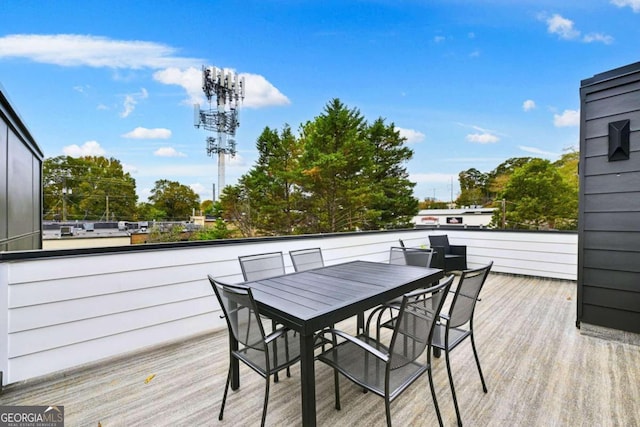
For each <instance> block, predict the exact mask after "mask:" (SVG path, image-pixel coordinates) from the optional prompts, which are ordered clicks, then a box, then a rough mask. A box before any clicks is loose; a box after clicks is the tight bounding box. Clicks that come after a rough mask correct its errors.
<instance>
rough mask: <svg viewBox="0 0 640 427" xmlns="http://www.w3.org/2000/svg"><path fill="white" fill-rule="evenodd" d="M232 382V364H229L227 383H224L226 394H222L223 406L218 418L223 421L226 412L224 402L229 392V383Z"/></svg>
mask: <svg viewBox="0 0 640 427" xmlns="http://www.w3.org/2000/svg"><path fill="white" fill-rule="evenodd" d="M230 382H231V366H229V373H227V383H226V384H225V385H224V394H223V395H222V406H220V414H218V420H220V421H222V416H223V414H224V404H225V403H226V401H227V392H228V391H229V383H230Z"/></svg>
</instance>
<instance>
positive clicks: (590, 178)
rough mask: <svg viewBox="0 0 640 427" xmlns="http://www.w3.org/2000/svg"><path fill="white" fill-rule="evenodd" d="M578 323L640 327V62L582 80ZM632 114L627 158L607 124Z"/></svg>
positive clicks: (638, 328)
mask: <svg viewBox="0 0 640 427" xmlns="http://www.w3.org/2000/svg"><path fill="white" fill-rule="evenodd" d="M580 98H581V125H580V126H581V129H580V226H579V243H578V322H585V323H589V324H593V325H599V326H605V327H609V328H615V329H620V330H625V331H631V332H640V63H638V64H632V65H631V66H627V67H624V68H621V69H618V70H612V71H611V72H608V73H603V74H602V75H598V76H594V78H592V79H588V80H585V81H583V82H582V87H581V89H580ZM626 119H629V120H630V129H631V133H630V139H629V142H630V156H629V159H628V160H619V161H611V162H610V161H609V158H608V150H609V137H608V125H609V123H611V122H615V121H620V120H626Z"/></svg>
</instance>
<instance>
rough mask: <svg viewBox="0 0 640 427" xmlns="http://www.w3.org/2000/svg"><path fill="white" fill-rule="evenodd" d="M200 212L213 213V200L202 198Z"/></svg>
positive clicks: (203, 213)
mask: <svg viewBox="0 0 640 427" xmlns="http://www.w3.org/2000/svg"><path fill="white" fill-rule="evenodd" d="M200 212H201V213H202V215H213V212H214V203H213V200H204V201H203V202H202V203H200Z"/></svg>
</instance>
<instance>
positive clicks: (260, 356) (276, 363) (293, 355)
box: [207, 275, 300, 426]
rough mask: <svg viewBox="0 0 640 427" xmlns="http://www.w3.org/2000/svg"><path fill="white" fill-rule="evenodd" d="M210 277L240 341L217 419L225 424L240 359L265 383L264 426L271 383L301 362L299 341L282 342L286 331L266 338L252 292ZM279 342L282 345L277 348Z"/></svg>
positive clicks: (231, 355) (233, 353)
mask: <svg viewBox="0 0 640 427" xmlns="http://www.w3.org/2000/svg"><path fill="white" fill-rule="evenodd" d="M207 277H208V278H209V282H210V283H211V287H212V288H213V291H214V292H215V294H216V297H217V298H218V302H219V303H220V307H222V311H223V312H224V318H225V319H226V321H227V327H228V329H229V335H230V336H231V335H233V337H234V338H235V339H236V340H237V341H238V347H239V348H238V349H237V350H236V349H233V348H231V346H230V348H229V371H228V374H227V382H226V384H225V387H224V395H223V397H222V406H221V407H220V414H219V415H218V419H219V420H222V417H223V414H224V405H225V403H226V401H227V393H228V391H229V383H230V382H231V360H232V359H238V360H239V361H241V362H243V363H244V364H246V365H247V366H248V367H249V368H251V369H253V370H254V371H255V372H257V373H258V374H259V375H261V376H262V377H263V378H264V379H265V391H264V403H263V407H262V423H261V425H262V426H264V423H265V419H266V417H267V405H268V402H269V379H270V377H271V375H274V374H275V373H277V372H279V371H281V370H283V369H285V368H288V367H290V366H291V365H293V364H294V363H296V362H298V361H299V360H300V341H299V340H297V339H282V338H283V337H284V338H286V337H287V336H288V335H290V334H291V332H292V331H291V330H289V329H286V328H280V329H276V330H274V331H273V332H271V333H270V334H269V335H265V332H264V329H263V327H262V322H261V321H260V318H259V314H258V308H257V306H256V302H255V300H254V299H253V295H252V293H251V289H250V288H248V287H245V286H242V285H228V284H224V283H221V282H219V281H216V280H215V279H214V278H213V277H211V276H210V275H209V276H207ZM278 341H280V342H279V343H278V345H277V346H276V342H278Z"/></svg>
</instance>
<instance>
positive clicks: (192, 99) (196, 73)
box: [153, 67, 204, 105]
mask: <svg viewBox="0 0 640 427" xmlns="http://www.w3.org/2000/svg"><path fill="white" fill-rule="evenodd" d="M153 78H154V79H155V80H156V81H158V82H160V83H164V84H166V85H178V86H182V88H183V89H184V90H185V91H186V92H187V96H188V97H189V98H188V99H186V100H185V101H184V102H183V103H184V104H187V105H193V104H202V103H203V102H204V94H203V93H202V71H201V70H200V69H199V68H196V67H189V68H187V69H185V70H181V69H179V68H167V69H164V70H160V71H156V72H155V73H153Z"/></svg>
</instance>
